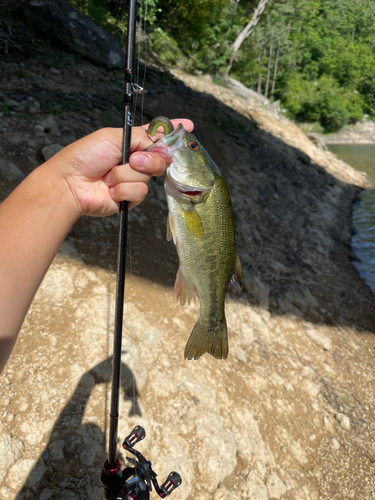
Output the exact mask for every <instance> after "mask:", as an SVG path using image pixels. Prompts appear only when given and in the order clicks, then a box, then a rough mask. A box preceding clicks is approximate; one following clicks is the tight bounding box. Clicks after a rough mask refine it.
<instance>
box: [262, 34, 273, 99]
mask: <svg viewBox="0 0 375 500" xmlns="http://www.w3.org/2000/svg"><path fill="white" fill-rule="evenodd" d="M272 42H273V29H272V31H271V43H270V55H269V57H268V69H267V81H266V90H265V92H264V97H265V98H266V99H267V96H268V86H269V84H270V73H271V61H272Z"/></svg>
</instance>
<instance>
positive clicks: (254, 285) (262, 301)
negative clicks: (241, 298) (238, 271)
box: [242, 270, 270, 309]
mask: <svg viewBox="0 0 375 500" xmlns="http://www.w3.org/2000/svg"><path fill="white" fill-rule="evenodd" d="M242 289H243V291H244V292H245V293H249V294H250V295H252V296H253V297H254V298H255V300H256V301H257V303H258V304H259V305H260V306H261V307H264V308H265V309H268V302H269V294H270V290H269V287H268V286H267V285H264V284H263V283H262V282H261V281H260V279H259V278H257V277H256V276H255V275H254V274H252V273H250V272H249V271H246V270H244V271H243V273H242Z"/></svg>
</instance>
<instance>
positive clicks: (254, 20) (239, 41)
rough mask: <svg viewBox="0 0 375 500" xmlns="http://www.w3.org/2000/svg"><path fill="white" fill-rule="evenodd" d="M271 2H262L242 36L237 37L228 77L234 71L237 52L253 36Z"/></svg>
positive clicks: (267, 0) (241, 33) (262, 0)
mask: <svg viewBox="0 0 375 500" xmlns="http://www.w3.org/2000/svg"><path fill="white" fill-rule="evenodd" d="M269 1H270V0H260V2H259V4H258V6H257V8H256V9H255V11H254V14H253V17H252V18H251V20H250V22H249V23H248V24H247V25H246V26H245V27H244V29H243V30H242V31H241V32H240V34H239V35H238V36H237V38H236V39H235V41H234V42H233V44H232V46H231V48H230V51H231V55H230V58H229V64H228V67H227V71H226V74H227V75H229V72H230V70H231V69H232V66H233V61H234V58H235V57H236V54H237V52H238V51H239V49H240V47H241V45H242V44H243V42H244V41H245V40H246V38H248V37H249V36H250V35H251V32H252V31H253V29H254V28H255V26H256V25H257V24H258V21H259V19H260V16H261V15H262V13H263V12H264V9H265V8H266V5H267V3H268V2H269Z"/></svg>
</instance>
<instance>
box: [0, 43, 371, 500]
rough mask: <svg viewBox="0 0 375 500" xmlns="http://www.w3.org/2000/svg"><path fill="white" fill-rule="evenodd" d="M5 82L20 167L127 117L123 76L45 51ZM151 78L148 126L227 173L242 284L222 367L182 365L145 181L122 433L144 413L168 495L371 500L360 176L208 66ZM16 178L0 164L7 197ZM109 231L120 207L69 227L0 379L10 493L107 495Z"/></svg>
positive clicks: (9, 147)
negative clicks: (188, 131)
mask: <svg viewBox="0 0 375 500" xmlns="http://www.w3.org/2000/svg"><path fill="white" fill-rule="evenodd" d="M1 78H2V79H1V82H0V98H1V100H2V101H3V102H6V103H5V104H3V105H2V112H1V122H0V157H1V158H3V159H4V160H6V161H10V162H12V163H13V164H15V165H16V166H17V167H18V168H19V169H20V170H21V171H22V172H23V174H27V173H29V172H30V171H31V170H32V169H33V168H35V167H36V166H37V165H38V164H40V163H41V162H42V161H43V152H42V151H44V154H47V152H48V150H47V151H46V150H45V149H43V148H45V147H46V146H52V145H56V144H57V145H61V146H65V145H67V144H69V143H70V142H72V141H74V140H76V139H78V138H79V137H81V136H83V135H85V134H87V133H89V132H91V131H93V130H96V129H97V128H100V127H103V126H120V125H121V100H122V74H121V73H120V72H107V71H103V70H101V69H98V68H96V67H94V66H92V65H90V64H88V63H86V62H84V61H79V60H75V59H73V58H72V57H71V56H68V55H66V54H56V53H51V54H50V55H49V56H46V55H43V56H42V55H41V56H38V58H35V57H34V58H28V59H27V60H26V59H23V58H22V57H20V56H8V58H7V60H6V61H5V62H3V63H2V64H1ZM145 87H146V88H147V89H148V91H149V92H148V94H147V96H146V97H145V99H144V104H143V115H144V120H145V122H147V121H148V120H149V119H150V118H152V117H154V116H157V115H160V114H163V115H166V116H168V117H170V118H174V117H179V116H180V117H188V118H192V119H193V120H194V122H195V125H196V134H197V136H198V138H199V140H201V141H202V143H203V144H204V146H205V147H206V149H207V150H208V151H209V152H210V154H211V155H212V157H213V158H214V160H215V161H216V162H217V164H218V166H219V167H220V169H221V171H222V173H223V174H224V176H225V178H226V180H227V182H228V185H229V188H230V191H231V194H232V199H233V205H234V211H235V214H236V231H237V241H238V247H239V253H240V257H241V261H242V265H243V268H244V274H245V279H244V289H243V291H242V292H241V291H240V290H238V289H236V288H234V289H233V290H232V292H231V295H230V296H229V298H228V301H227V316H228V324H229V329H230V355H229V358H228V360H227V361H225V362H219V361H217V360H214V359H211V358H209V357H203V358H202V359H201V360H199V361H198V362H185V361H184V360H183V349H184V345H185V342H186V340H187V337H188V335H189V333H190V331H191V328H192V326H193V324H194V321H195V319H196V317H197V315H198V311H199V310H198V309H197V308H190V309H189V308H182V307H180V306H177V305H176V304H175V302H174V299H173V293H172V286H173V282H174V277H175V274H176V270H177V266H178V264H177V256H176V253H175V249H174V247H173V245H172V244H171V243H167V242H166V241H165V225H166V213H167V208H166V202H165V196H164V192H163V185H162V183H163V181H162V179H155V180H153V181H152V182H151V183H150V194H149V197H148V199H147V201H146V202H145V203H144V204H143V205H142V206H141V207H139V208H137V209H135V210H133V211H132V213H131V218H130V219H131V221H130V228H131V230H130V233H131V242H130V255H129V257H130V258H129V262H130V268H129V272H130V273H131V274H130V276H129V279H128V285H127V294H126V297H127V298H126V302H127V304H126V323H125V325H126V326H125V329H126V334H125V338H124V354H123V371H122V373H123V380H122V382H123V383H122V385H123V387H122V399H121V423H120V436H121V437H122V435H126V434H127V433H128V432H129V431H130V429H131V428H132V426H133V425H135V424H136V423H140V424H141V425H144V427H145V428H146V431H147V433H148V438H147V439H146V441H145V442H144V443H143V444H142V446H140V449H142V450H143V451H145V453H148V454H149V455H150V458H151V460H152V461H153V463H154V465H155V469H156V470H157V472H158V473H159V474H160V476H161V477H162V478H163V477H164V476H165V475H166V474H167V472H169V471H170V470H172V469H176V470H178V471H180V472H181V474H182V477H183V485H182V486H181V488H180V489H179V490H177V491H176V493H175V494H174V495H173V497H174V498H175V499H176V500H179V499H181V500H182V499H189V500H192V499H193V498H194V500H197V499H198V500H208V499H212V498H213V499H214V500H233V499H240V498H241V499H251V500H265V499H268V498H270V499H271V498H282V499H288V500H289V499H295V500H299V499H306V500H307V499H308V500H314V499H318V498H321V499H332V498H339V499H346V498H356V499H364V500H367V499H371V498H374V495H375V484H374V474H373V468H374V462H375V449H374V433H375V429H374V424H373V422H374V416H375V415H374V402H375V398H374V347H375V343H374V338H373V333H374V332H375V322H374V297H373V296H372V294H371V293H370V291H369V289H368V287H367V286H366V285H365V283H364V282H363V280H362V279H361V278H360V277H359V275H358V273H357V271H356V269H355V267H354V266H353V263H352V260H353V255H352V253H351V249H350V237H351V231H352V227H351V210H352V203H353V200H354V198H355V196H356V194H357V193H358V192H359V190H360V189H361V188H362V187H363V186H364V184H365V179H364V177H363V176H361V175H360V174H357V173H355V172H354V171H352V170H351V169H350V167H348V166H346V165H345V164H343V163H342V162H339V161H338V160H337V159H335V158H334V157H333V156H332V155H331V154H329V153H324V152H321V151H318V150H317V148H315V146H314V145H313V144H311V143H310V142H309V141H308V140H307V139H306V137H305V136H304V135H303V134H302V132H300V131H299V130H298V129H297V128H296V127H295V126H294V125H292V124H290V123H289V122H287V121H286V120H285V119H284V118H283V117H281V116H279V115H278V114H277V113H275V112H272V111H269V110H267V109H265V108H262V107H261V106H260V105H259V104H257V103H256V102H251V101H249V100H246V99H243V98H241V97H240V96H238V95H235V94H233V92H229V91H228V90H226V89H223V88H221V87H217V86H215V85H214V84H213V83H212V81H211V80H210V79H208V78H203V77H191V76H190V77H188V76H186V75H183V74H181V73H177V72H176V73H175V75H174V76H173V75H167V74H165V73H162V72H161V71H160V70H158V69H156V68H148V70H147V73H146V82H145ZM138 109H140V106H139V108H138ZM137 120H138V121H140V120H141V116H140V113H139V114H138V116H137ZM2 172H3V171H2ZM16 182H17V180H15V179H14V178H13V180H12V179H10V178H9V177H8V178H7V177H6V175H5V174H4V173H3V174H2V178H1V184H0V190H1V195H2V197H4V196H5V195H6V194H7V193H8V192H9V191H10V190H11V188H12V187H14V185H15V184H16ZM116 234H117V218H116V216H114V217H111V218H108V219H106V220H101V219H88V218H83V219H81V220H80V221H79V222H78V223H77V224H76V225H75V226H74V227H73V228H72V230H71V232H70V233H69V235H68V237H67V241H66V242H65V243H64V245H63V247H62V249H61V252H60V253H59V255H58V256H57V258H56V259H55V261H54V263H53V265H52V267H51V270H50V272H49V273H48V274H47V276H46V279H45V281H44V283H43V285H42V287H41V289H40V290H39V292H38V294H37V297H36V299H35V301H34V303H33V306H32V308H31V310H30V312H29V315H28V317H27V319H26V321H25V324H24V327H23V330H22V332H21V335H20V339H19V342H18V343H17V345H16V348H15V351H14V354H13V356H12V358H11V360H10V361H9V363H8V365H7V367H6V370H5V372H4V374H3V375H2V377H1V378H0V392H1V393H2V396H1V400H0V404H1V405H2V424H1V429H0V451H1V453H0V481H2V486H1V487H0V497H1V498H3V499H4V500H8V499H14V498H17V499H18V500H21V499H24V498H40V499H41V500H47V499H48V498H56V499H60V498H61V499H63V498H64V499H67V498H68V499H72V500H75V499H77V500H78V499H83V498H87V499H90V500H91V499H96V498H98V499H99V498H101V492H100V484H99V476H100V467H101V464H102V462H103V460H104V459H105V454H104V451H103V448H104V442H105V440H106V437H107V436H106V432H107V426H106V418H107V415H108V385H109V378H110V359H109V358H110V355H111V332H112V328H113V307H114V293H115V291H114V286H115V275H114V270H115V265H116V244H117V242H116Z"/></svg>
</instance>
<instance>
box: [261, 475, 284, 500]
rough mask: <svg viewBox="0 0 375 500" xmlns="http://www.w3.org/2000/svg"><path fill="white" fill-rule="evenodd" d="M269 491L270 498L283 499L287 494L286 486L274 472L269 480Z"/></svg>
mask: <svg viewBox="0 0 375 500" xmlns="http://www.w3.org/2000/svg"><path fill="white" fill-rule="evenodd" d="M266 484H267V489H268V495H269V497H270V498H281V497H282V496H283V495H285V493H286V486H285V484H284V483H283V482H282V481H281V479H280V478H279V476H278V475H277V474H276V472H274V473H273V474H271V475H270V476H269V478H268V479H267V483H266Z"/></svg>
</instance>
